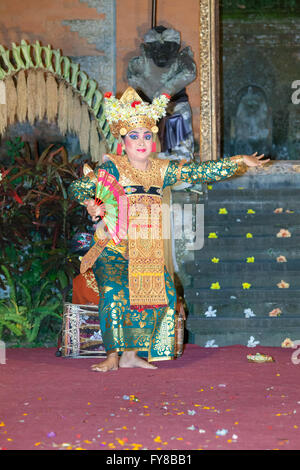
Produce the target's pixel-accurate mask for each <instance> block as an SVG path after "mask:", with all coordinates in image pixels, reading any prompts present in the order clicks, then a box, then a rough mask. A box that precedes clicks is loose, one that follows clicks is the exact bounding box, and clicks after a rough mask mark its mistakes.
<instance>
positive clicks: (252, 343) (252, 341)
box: [247, 336, 259, 348]
mask: <svg viewBox="0 0 300 470" xmlns="http://www.w3.org/2000/svg"><path fill="white" fill-rule="evenodd" d="M258 344H259V341H255V338H254V336H250V338H249V339H248V344H247V347H248V348H255V346H257V345H258Z"/></svg>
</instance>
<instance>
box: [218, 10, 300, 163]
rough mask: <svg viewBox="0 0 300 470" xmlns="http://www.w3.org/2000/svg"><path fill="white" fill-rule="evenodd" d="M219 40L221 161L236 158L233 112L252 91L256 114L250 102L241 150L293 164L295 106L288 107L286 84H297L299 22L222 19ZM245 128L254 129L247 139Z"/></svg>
mask: <svg viewBox="0 0 300 470" xmlns="http://www.w3.org/2000/svg"><path fill="white" fill-rule="evenodd" d="M221 34H222V51H221V53H222V58H223V65H222V68H223V70H222V93H223V96H222V100H223V107H222V114H223V116H222V118H223V150H224V153H225V155H227V154H234V153H236V152H237V153H240V152H239V151H240V147H239V146H237V145H236V141H237V138H238V131H239V129H238V128H239V127H241V119H240V118H239V114H238V107H239V104H240V102H241V99H242V98H243V96H245V95H246V94H247V92H248V90H249V87H252V97H254V95H255V94H256V97H257V101H258V102H259V105H258V106H257V109H256V110H254V109H251V106H252V108H253V107H255V103H254V101H253V100H252V102H251V103H250V104H249V106H248V111H247V110H246V109H244V114H245V115H246V114H247V116H244V118H243V119H244V126H245V127H246V131H244V134H245V142H247V144H248V146H247V145H245V147H244V149H245V150H246V151H248V152H251V151H258V152H264V153H266V154H268V155H271V157H272V158H273V159H292V160H295V159H299V158H300V152H299V148H300V145H299V144H300V141H299V139H300V135H299V130H298V129H299V126H298V123H299V119H300V105H299V104H293V102H292V94H293V92H294V91H295V89H293V88H292V83H293V82H294V81H296V80H300V23H299V18H297V17H289V16H282V18H280V15H279V16H278V17H277V18H272V17H263V15H262V16H259V15H256V16H255V17H251V16H249V17H247V18H245V19H243V18H236V19H230V18H228V17H226V18H223V20H222V30H221ZM249 102H250V100H249ZM262 102H264V109H262ZM259 106H260V109H259ZM295 123H297V124H296V125H295ZM251 126H252V127H253V129H254V132H252V134H254V135H252V136H251V135H250V134H251V131H250V130H249V129H250V128H251ZM262 130H263V132H262ZM255 134H256V136H255ZM259 134H261V135H259ZM263 135H265V139H264V141H262V139H261V138H262V136H263Z"/></svg>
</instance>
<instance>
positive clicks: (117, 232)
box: [95, 168, 128, 245]
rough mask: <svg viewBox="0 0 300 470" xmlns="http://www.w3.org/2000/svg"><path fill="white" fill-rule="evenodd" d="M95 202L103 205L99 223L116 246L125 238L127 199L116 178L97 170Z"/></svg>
mask: <svg viewBox="0 0 300 470" xmlns="http://www.w3.org/2000/svg"><path fill="white" fill-rule="evenodd" d="M95 202H96V204H97V205H101V204H103V205H104V211H105V212H104V216H103V217H102V220H101V222H100V224H101V223H103V224H104V225H105V227H106V228H107V230H108V232H109V234H110V236H111V237H112V239H113V241H114V242H115V244H116V245H117V244H118V243H120V241H121V240H122V239H123V238H125V237H126V234H127V229H128V217H127V211H128V199H127V196H126V194H125V191H124V188H123V186H121V185H120V184H119V183H118V181H117V180H116V178H115V177H114V176H113V175H111V174H110V173H108V172H107V171H105V170H102V169H100V168H99V170H98V177H97V185H96V193H95Z"/></svg>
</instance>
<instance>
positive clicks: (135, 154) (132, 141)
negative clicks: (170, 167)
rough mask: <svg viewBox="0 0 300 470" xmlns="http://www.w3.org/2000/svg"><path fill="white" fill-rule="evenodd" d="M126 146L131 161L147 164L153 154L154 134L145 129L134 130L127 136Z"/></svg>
mask: <svg viewBox="0 0 300 470" xmlns="http://www.w3.org/2000/svg"><path fill="white" fill-rule="evenodd" d="M124 144H125V152H126V154H127V156H128V158H129V160H131V161H136V162H145V161H146V160H147V159H148V158H149V155H150V153H151V152H152V132H151V131H149V130H148V129H146V128H145V127H140V128H138V129H133V130H132V131H130V132H128V134H126V136H125V139H124Z"/></svg>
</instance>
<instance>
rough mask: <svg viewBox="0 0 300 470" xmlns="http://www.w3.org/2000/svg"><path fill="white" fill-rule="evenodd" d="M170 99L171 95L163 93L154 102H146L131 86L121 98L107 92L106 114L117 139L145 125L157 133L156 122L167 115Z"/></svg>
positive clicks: (105, 97)
mask: <svg viewBox="0 0 300 470" xmlns="http://www.w3.org/2000/svg"><path fill="white" fill-rule="evenodd" d="M169 100H170V96H169V95H167V94H162V95H161V96H159V97H157V98H154V100H153V101H152V104H148V103H145V102H144V101H142V99H141V97H140V96H139V95H138V94H137V92H136V91H135V90H134V89H133V88H131V87H129V88H127V90H126V91H125V93H124V94H123V95H122V96H121V98H120V99H119V100H118V99H117V98H115V97H114V96H113V95H112V93H110V92H109V93H105V95H104V109H105V116H106V119H107V121H108V123H109V127H110V130H111V132H112V134H113V136H114V137H115V138H116V139H117V138H119V137H120V135H121V136H124V135H126V134H127V133H128V132H129V131H130V130H132V129H136V128H138V127H145V128H146V129H149V130H150V131H151V132H153V133H154V134H156V133H157V132H158V127H157V126H156V122H157V121H158V120H159V119H160V118H161V117H163V116H165V114H166V107H167V104H168V102H169Z"/></svg>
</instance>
